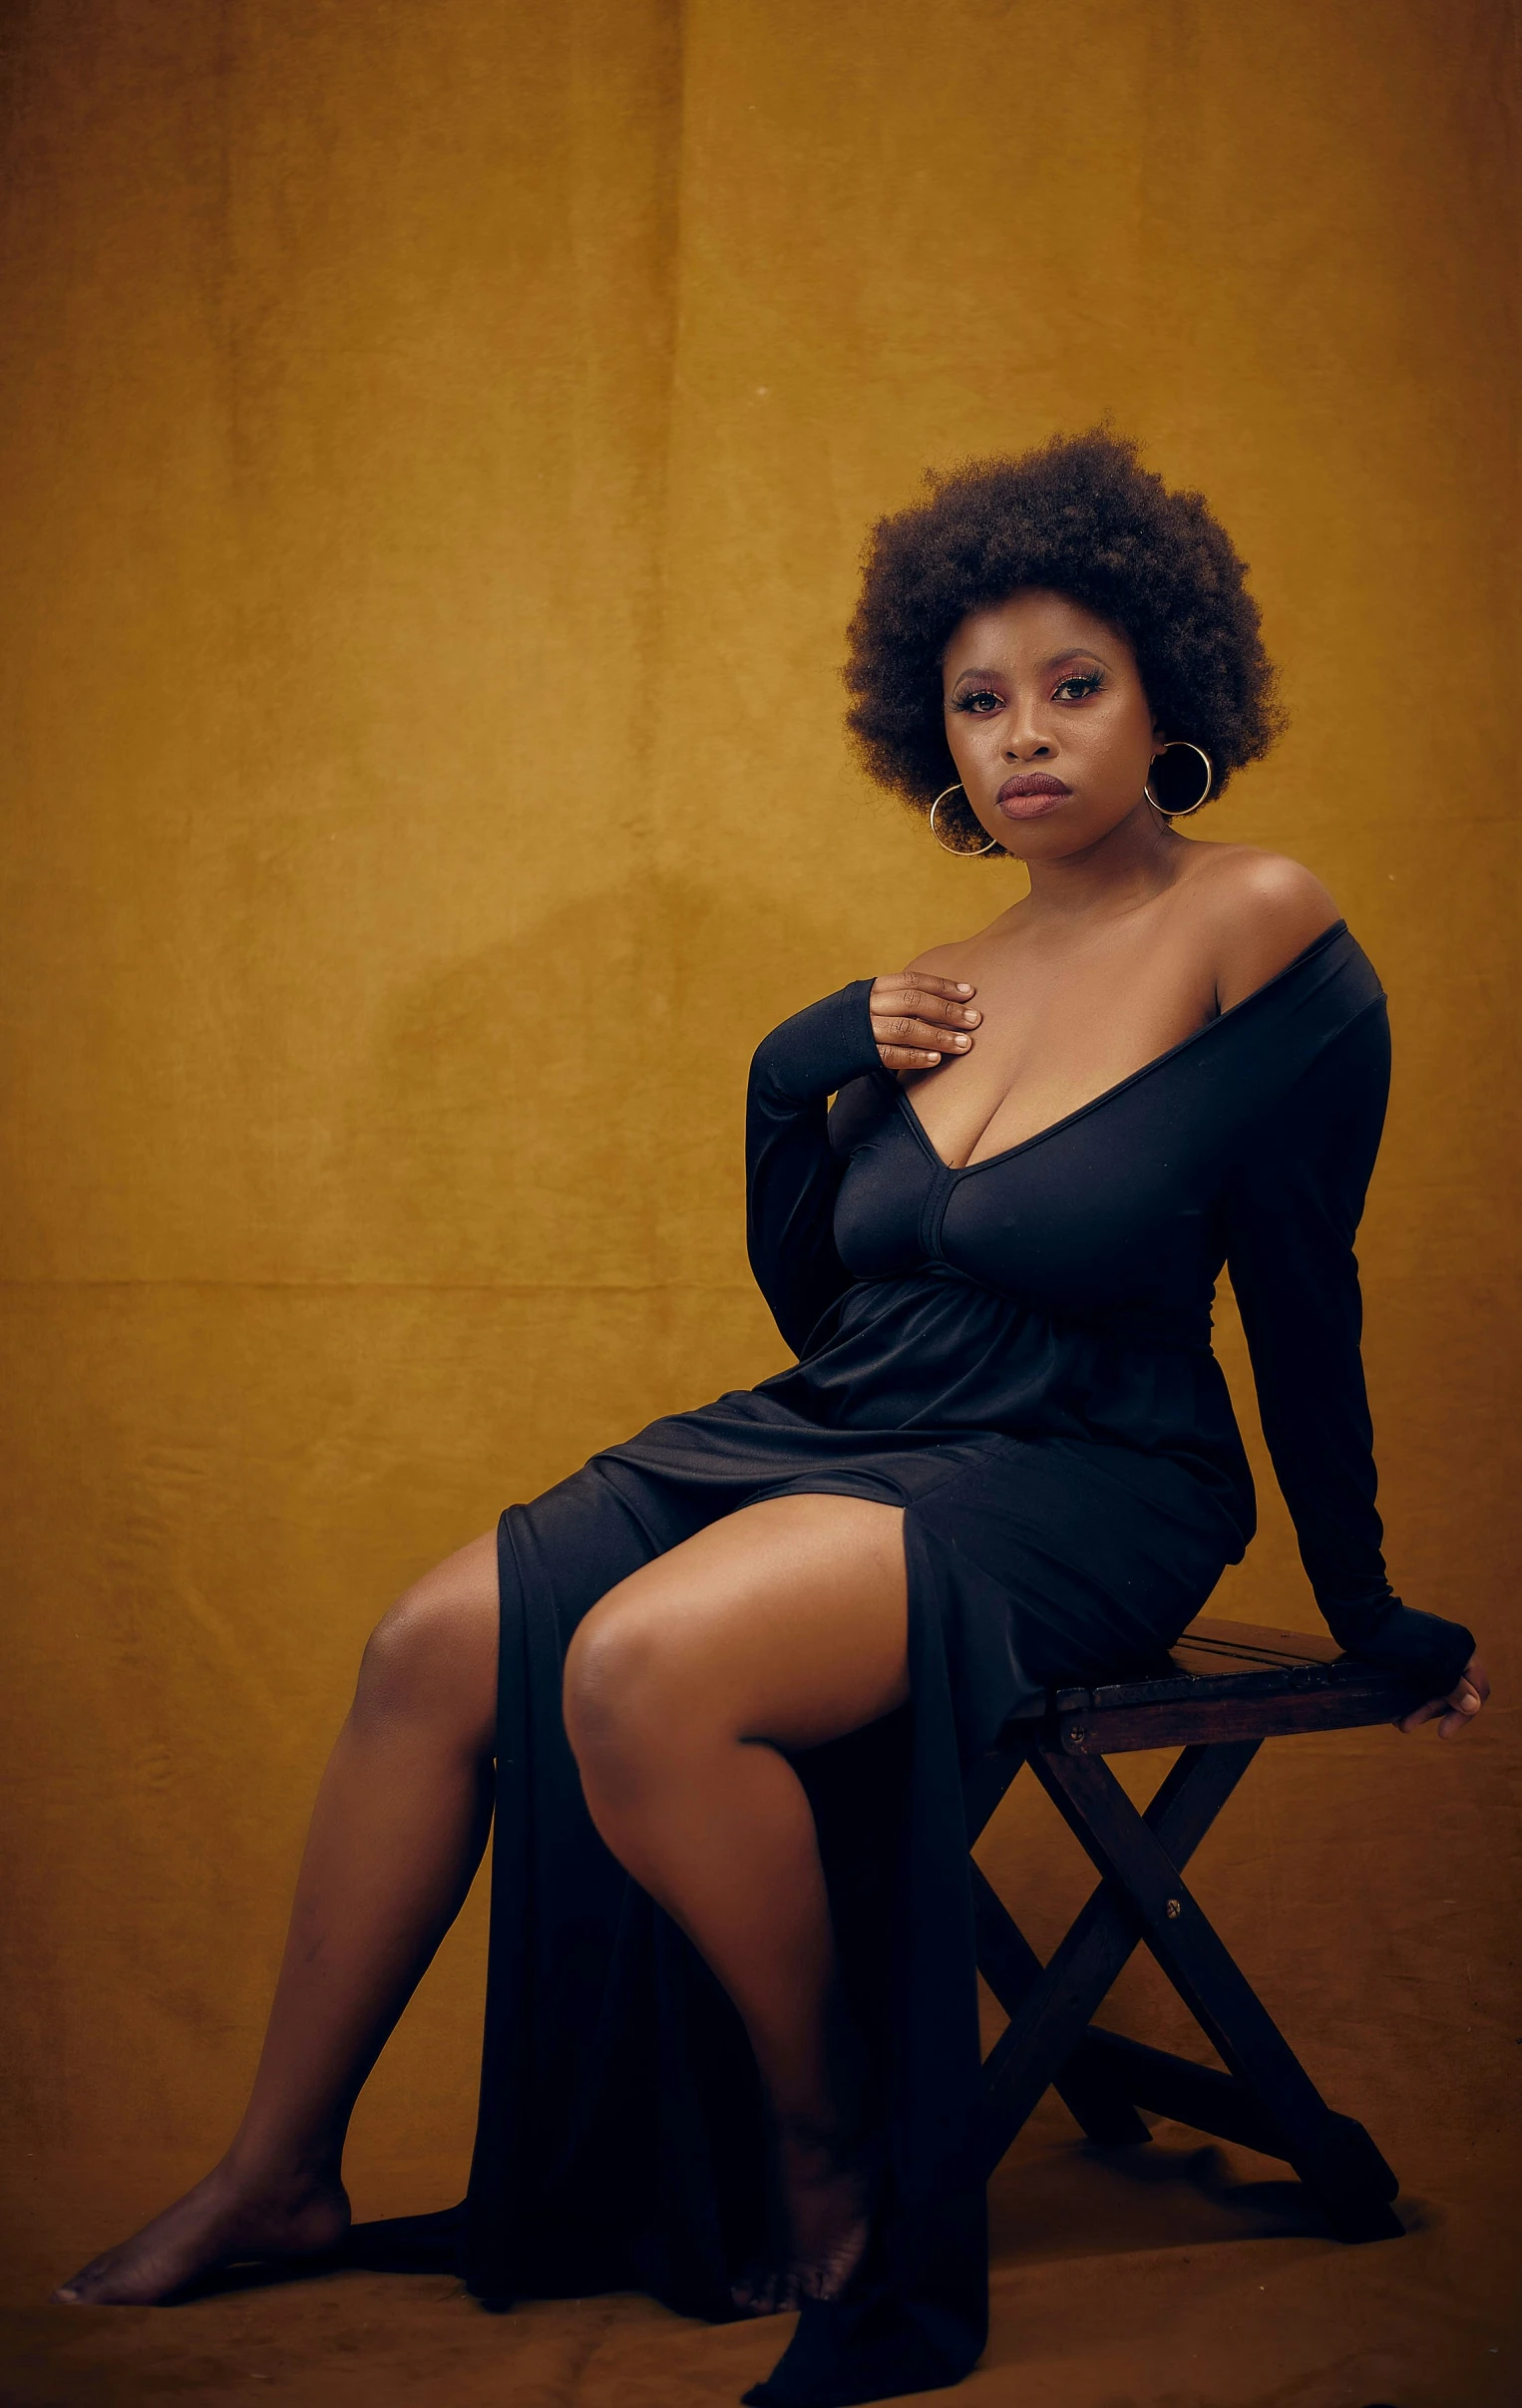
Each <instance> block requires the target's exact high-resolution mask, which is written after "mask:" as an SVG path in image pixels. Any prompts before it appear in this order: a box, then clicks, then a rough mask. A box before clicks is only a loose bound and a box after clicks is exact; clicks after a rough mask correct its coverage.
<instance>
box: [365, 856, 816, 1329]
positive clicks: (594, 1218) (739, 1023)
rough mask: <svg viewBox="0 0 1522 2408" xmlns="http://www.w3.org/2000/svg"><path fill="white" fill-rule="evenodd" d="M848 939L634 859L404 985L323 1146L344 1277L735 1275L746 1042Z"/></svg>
mask: <svg viewBox="0 0 1522 2408" xmlns="http://www.w3.org/2000/svg"><path fill="white" fill-rule="evenodd" d="M848 949H849V939H848V940H847V941H846V942H844V943H843V940H842V934H841V932H840V930H838V929H834V930H832V929H831V927H830V925H829V923H828V922H827V921H826V919H825V918H824V916H823V915H822V914H820V913H810V914H807V915H803V914H800V912H799V911H798V909H797V908H796V906H794V905H791V904H789V905H788V906H786V907H784V906H783V905H782V904H780V903H779V902H777V901H776V900H775V899H773V898H771V897H769V896H767V895H765V894H764V893H762V894H757V893H756V892H755V891H754V890H749V891H746V890H742V889H741V888H740V887H739V885H738V884H737V885H736V886H735V887H734V888H720V887H716V886H711V885H702V884H699V883H697V882H695V881H688V880H684V879H680V878H674V877H668V876H664V875H650V876H643V877H640V878H637V879H630V880H628V881H627V882H625V883H624V884H621V885H619V886H616V887H603V888H600V889H595V890H593V891H592V892H590V893H587V894H585V895H582V896H580V897H578V898H577V900H576V901H575V902H573V903H571V904H568V905H566V906H565V907H564V908H562V909H559V910H555V911H550V912H546V913H544V914H543V915H542V916H541V917H539V918H537V919H534V920H531V921H528V922H527V923H526V924H523V925H521V926H520V927H519V928H518V929H517V930H516V932H515V933H514V934H513V935H512V936H511V937H505V938H504V939H503V940H502V942H501V943H498V944H494V945H492V946H490V947H488V948H487V949H486V950H484V951H481V952H478V953H476V954H474V955H472V956H470V957H468V958H465V959H462V960H459V961H456V962H453V963H451V964H450V965H449V966H448V967H447V968H445V969H443V970H442V971H440V972H439V974H438V975H436V976H435V977H433V978H431V979H429V980H427V981H425V982H419V983H417V984H415V985H413V986H411V987H410V988H408V989H406V990H404V991H399V992H398V993H397V994H396V995H395V996H394V997H393V998H392V1000H391V1003H390V1007H389V1010H388V1012H387V1015H386V1017H385V1019H384V1021H383V1024H382V1030H381V1034H380V1038H379V1042H378V1044H377V1045H376V1047H375V1050H374V1054H373V1058H372V1063H371V1070H370V1075H369V1078H368V1080H367V1081H366V1083H365V1084H364V1085H363V1086H362V1087H361V1088H360V1089H359V1090H358V1092H356V1094H355V1095H354V1097H353V1101H352V1106H351V1109H350V1111H349V1113H348V1115H347V1116H346V1119H345V1122H344V1124H343V1126H342V1128H341V1130H340V1131H339V1132H338V1133H337V1135H336V1136H335V1140H334V1160H333V1162H332V1165H331V1179H330V1181H329V1183H328V1184H329V1193H330V1194H332V1195H333V1196H334V1199H335V1204H336V1206H337V1208H338V1210H339V1214H340V1217H341V1222H342V1225H343V1226H344V1228H345V1231H346V1242H347V1245H348V1249H349V1254H350V1259H351V1261H352V1262H353V1264H354V1275H355V1276H363V1275H365V1274H366V1273H368V1275H370V1276H372V1277H374V1278H377V1279H380V1280H394V1281H407V1282H412V1281H416V1282H419V1283H421V1284H429V1285H443V1286H451V1285H457V1284H459V1285H475V1284H480V1285H488V1286H497V1285H515V1286H516V1285H534V1286H541V1285H552V1286H565V1285H577V1286H579V1285H591V1286H598V1287H610V1286H646V1285H651V1284H666V1283H677V1284H681V1283H694V1284H706V1283H709V1282H712V1281H723V1282H726V1283H727V1282H732V1281H735V1280H745V1279H747V1278H748V1272H747V1270H746V1264H745V1249H744V1165H743V1122H744V1097H745V1079H746V1071H747V1066H748V1063H749V1059H750V1055H751V1053H752V1051H753V1049H754V1047H755V1045H756V1044H757V1043H758V1042H759V1040H760V1038H761V1037H762V1036H764V1035H765V1033H766V1032H767V1030H768V1029H769V1028H771V1027H773V1026H774V1025H775V1023H776V1022H777V1021H778V1020H780V1019H782V1018H783V1017H785V1016H786V1014H787V1013H789V1012H791V1011H796V1010H798V1009H800V1008H801V1006H802V1005H804V1004H805V1003H808V1002H810V1001H812V1000H813V999H814V997H815V996H816V995H819V994H822V993H825V992H827V991H829V990H830V989H831V988H832V987H835V986H839V985H841V984H842V983H843V982H844V981H845V979H847V978H848V977H854V976H857V975H860V974H861V973H860V970H859V968H858V967H857V966H856V965H855V964H854V963H853V962H852V961H851V960H849V959H847V958H845V956H846V954H847V952H848Z"/></svg>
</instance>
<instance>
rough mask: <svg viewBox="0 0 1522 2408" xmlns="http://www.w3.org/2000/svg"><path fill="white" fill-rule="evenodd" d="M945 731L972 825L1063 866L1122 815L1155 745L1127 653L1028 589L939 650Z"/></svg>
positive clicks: (1108, 635)
mask: <svg viewBox="0 0 1522 2408" xmlns="http://www.w3.org/2000/svg"><path fill="white" fill-rule="evenodd" d="M944 676H945V696H946V735H947V742H948V744H949V745H950V746H951V759H952V760H953V761H954V762H955V764H956V775H957V777H958V778H959V779H960V781H961V785H962V790H963V792H964V793H965V795H966V798H967V801H968V803H969V804H970V805H971V807H972V810H973V812H974V814H975V815H976V818H977V820H978V822H979V825H980V826H981V827H982V828H984V829H985V830H986V831H987V833H988V835H989V836H990V837H994V838H996V839H997V841H998V843H999V844H1000V845H1002V846H1003V848H1004V851H1005V852H1006V853H1012V854H1016V855H1018V857H1019V859H1020V860H1024V861H1042V860H1066V859H1067V858H1068V857H1069V856H1071V855H1073V854H1075V853H1084V852H1086V851H1087V850H1088V849H1089V848H1090V847H1091V846H1093V845H1095V844H1097V843H1099V842H1100V840H1101V839H1102V838H1104V837H1107V836H1108V835H1110V833H1111V831H1112V830H1114V829H1115V828H1118V827H1119V825H1120V823H1121V822H1122V821H1123V820H1125V819H1127V818H1128V817H1129V816H1130V815H1131V814H1132V813H1133V812H1136V811H1141V812H1143V813H1146V814H1148V816H1149V817H1150V807H1149V806H1148V804H1147V803H1146V801H1145V800H1144V799H1143V796H1142V788H1143V786H1144V785H1145V784H1146V779H1147V772H1148V770H1149V768H1150V766H1151V763H1152V760H1153V757H1154V755H1155V754H1156V753H1158V752H1160V751H1161V749H1162V746H1163V744H1164V741H1165V739H1164V736H1163V733H1162V731H1161V729H1159V728H1157V727H1155V726H1154V725H1153V720H1152V712H1151V709H1150V707H1149V705H1148V702H1147V697H1146V694H1145V693H1144V692H1143V690H1142V682H1141V678H1140V676H1139V674H1138V672H1137V667H1136V655H1135V653H1134V652H1133V651H1132V649H1131V647H1130V645H1129V643H1128V642H1127V641H1126V638H1125V637H1124V636H1123V635H1122V634H1121V633H1120V631H1119V629H1118V628H1115V627H1111V626H1109V625H1108V624H1107V623H1106V622H1105V620H1103V619H1100V618H1096V617H1095V616H1094V614H1093V612H1092V611H1090V610H1085V609H1084V608H1083V605H1082V604H1081V603H1080V602H1074V601H1070V600H1069V599H1068V597H1067V595H1066V594H1064V593H1052V592H1049V591H1048V590H1047V589H1046V588H1045V587H1044V586H1039V585H1028V586H1024V587H1022V588H1021V590H1020V591H1019V592H1018V593H1015V594H1011V596H1010V598H1009V600H1008V601H1007V602H998V603H995V604H994V605H993V606H992V607H991V608H989V609H987V610H974V611H973V612H972V613H971V615H970V617H968V618H964V619H963V620H962V622H961V624H960V626H959V627H958V628H957V629H956V631H955V633H954V634H953V635H952V637H951V642H950V643H949V644H948V645H947V648H946V657H945V662H944Z"/></svg>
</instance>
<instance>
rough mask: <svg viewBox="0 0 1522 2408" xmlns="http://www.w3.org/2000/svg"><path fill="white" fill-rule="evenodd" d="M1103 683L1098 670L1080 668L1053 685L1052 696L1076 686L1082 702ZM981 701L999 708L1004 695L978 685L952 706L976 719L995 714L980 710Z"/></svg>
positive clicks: (959, 697)
mask: <svg viewBox="0 0 1522 2408" xmlns="http://www.w3.org/2000/svg"><path fill="white" fill-rule="evenodd" d="M1103 684H1104V679H1103V678H1102V677H1101V676H1100V675H1099V673H1098V671H1097V670H1093V669H1083V670H1078V671H1075V673H1074V674H1073V676H1071V677H1064V678H1062V679H1061V680H1060V682H1059V683H1058V684H1057V685H1055V686H1053V688H1052V693H1051V698H1052V701H1053V702H1055V701H1056V700H1057V699H1058V697H1059V696H1060V695H1062V694H1065V693H1067V692H1068V691H1069V689H1071V688H1072V687H1074V686H1076V687H1077V689H1078V692H1077V694H1076V696H1075V697H1074V699H1075V700H1077V701H1079V702H1082V701H1084V700H1085V699H1086V698H1087V696H1088V695H1090V694H1097V693H1098V691H1099V689H1100V687H1101V686H1102V685H1103ZM980 702H991V703H996V704H997V705H998V706H999V708H1000V709H1002V707H1003V696H1002V695H1001V694H995V693H994V692H993V689H992V687H991V686H977V687H975V688H974V689H973V691H972V692H971V693H970V694H958V695H957V696H956V699H955V700H954V702H953V703H952V705H951V708H952V710H953V711H966V712H969V713H970V714H971V716H972V717H973V718H974V719H990V718H991V717H992V715H993V714H992V713H991V712H990V711H979V710H977V709H975V708H974V705H976V704H977V703H980Z"/></svg>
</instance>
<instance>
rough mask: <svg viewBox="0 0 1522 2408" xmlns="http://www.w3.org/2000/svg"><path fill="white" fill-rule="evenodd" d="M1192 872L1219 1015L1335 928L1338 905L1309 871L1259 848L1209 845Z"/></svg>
mask: <svg viewBox="0 0 1522 2408" xmlns="http://www.w3.org/2000/svg"><path fill="white" fill-rule="evenodd" d="M1192 842H1194V843H1196V844H1197V845H1198V850H1199V852H1200V853H1201V854H1202V855H1204V856H1205V857H1206V858H1205V859H1204V860H1201V861H1200V862H1199V864H1198V866H1193V865H1192V867H1191V874H1190V877H1189V880H1188V889H1187V890H1188V894H1189V899H1190V901H1191V903H1192V905H1193V907H1194V909H1195V910H1196V911H1197V912H1198V914H1199V925H1200V933H1201V936H1202V937H1203V938H1204V940H1205V942H1206V944H1207V945H1208V947H1209V949H1210V951H1211V954H1212V955H1213V957H1214V961H1215V969H1216V992H1217V995H1218V997H1219V999H1220V1005H1221V1009H1222V1010H1223V1011H1230V1009H1231V1007H1232V1005H1233V1004H1234V1003H1240V1002H1241V1001H1242V1000H1243V997H1244V996H1246V995H1251V994H1252V992H1253V990H1254V988H1255V987H1260V986H1263V985H1264V984H1266V982H1267V981H1268V980H1269V979H1270V978H1276V977H1277V976H1278V975H1279V972H1280V971H1281V970H1284V969H1288V968H1289V966H1290V963H1291V962H1292V961H1294V959H1295V958H1296V955H1297V954H1299V953H1303V952H1304V951H1305V949H1306V947H1307V945H1309V944H1312V943H1314V942H1315V940H1316V938H1317V937H1318V936H1322V935H1325V933H1326V931H1327V930H1328V929H1329V928H1332V927H1334V926H1335V925H1336V922H1337V920H1338V919H1339V918H1340V916H1341V914H1340V912H1339V911H1338V909H1337V906H1336V900H1335V898H1334V896H1333V895H1332V894H1331V893H1330V892H1329V890H1328V888H1327V887H1326V886H1324V885H1323V883H1322V881H1321V879H1320V878H1319V877H1318V876H1317V874H1316V872H1315V870H1314V869H1308V868H1307V867H1306V866H1305V864H1304V862H1302V861H1292V860H1290V859H1289V857H1288V855H1286V854H1283V853H1263V852H1260V851H1259V849H1258V847H1257V846H1256V845H1206V844H1203V843H1199V841H1198V840H1192Z"/></svg>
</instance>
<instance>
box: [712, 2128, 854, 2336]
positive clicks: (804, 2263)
mask: <svg viewBox="0 0 1522 2408" xmlns="http://www.w3.org/2000/svg"><path fill="white" fill-rule="evenodd" d="M777 2175H778V2183H779V2188H780V2191H781V2204H782V2214H783V2219H784V2223H785V2227H786V2232H787V2243H786V2246H785V2248H784V2249H783V2251H782V2253H781V2255H780V2257H779V2260H778V2261H777V2262H776V2263H775V2264H772V2265H766V2266H757V2267H754V2268H752V2269H750V2270H749V2271H748V2272H746V2273H745V2274H743V2275H741V2277H740V2279H739V2281H738V2282H736V2283H735V2284H734V2286H733V2289H732V2292H731V2296H732V2298H733V2300H734V2303H735V2305H736V2307H739V2308H743V2309H744V2310H745V2312H746V2313H747V2314H748V2315H752V2316H776V2315H781V2314H783V2313H784V2312H785V2311H786V2310H787V2309H789V2308H794V2307H801V2306H802V2305H803V2302H804V2301H805V2300H806V2299H837V2298H839V2296H840V2294H841V2292H842V2291H843V2290H844V2289H845V2287H846V2285H847V2283H848V2282H849V2281H850V2280H851V2277H852V2275H853V2274H854V2273H855V2272H856V2270H857V2267H858V2266H859V2265H860V2264H861V2262H862V2259H863V2258H864V2257H865V2255H866V2253H867V2242H868V2238H869V2236H870V2234H871V2229H872V2210H873V2206H874V2204H875V2193H876V2189H877V2184H876V2181H875V2179H874V2174H873V2169H872V2164H871V2161H870V2158H869V2156H868V2154H867V2153H866V2152H865V2151H864V2150H863V2149H862V2147H861V2146H860V2143H859V2142H858V2143H852V2142H851V2141H848V2139H847V2138H846V2136H845V2135H843V2134H842V2133H839V2132H837V2133H834V2134H821V2133H819V2132H817V2131H811V2130H807V2129H800V2128H798V2127H796V2126H795V2127H793V2128H791V2129H788V2128H784V2129H783V2130H782V2131H780V2132H779V2133H778V2136H777Z"/></svg>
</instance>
